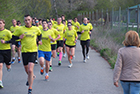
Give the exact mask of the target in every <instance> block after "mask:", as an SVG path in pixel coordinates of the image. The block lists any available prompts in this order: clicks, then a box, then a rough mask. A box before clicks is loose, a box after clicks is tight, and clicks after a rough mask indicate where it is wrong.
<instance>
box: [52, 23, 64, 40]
mask: <svg viewBox="0 0 140 94" xmlns="http://www.w3.org/2000/svg"><path fill="white" fill-rule="evenodd" d="M53 28H55V29H56V30H57V31H58V32H59V34H60V38H59V39H58V40H63V33H64V30H65V26H64V25H63V24H60V25H58V24H55V25H54V26H53Z"/></svg>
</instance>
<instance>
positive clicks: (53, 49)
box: [48, 21, 60, 72]
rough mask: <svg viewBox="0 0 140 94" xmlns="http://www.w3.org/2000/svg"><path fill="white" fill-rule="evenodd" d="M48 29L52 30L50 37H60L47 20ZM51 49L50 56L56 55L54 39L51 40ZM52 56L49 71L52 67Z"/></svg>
mask: <svg viewBox="0 0 140 94" xmlns="http://www.w3.org/2000/svg"><path fill="white" fill-rule="evenodd" d="M48 29H49V30H52V31H53V36H52V38H53V39H55V40H58V39H59V38H60V35H59V32H58V31H57V30H56V29H54V28H52V22H51V21H49V22H48ZM51 50H52V57H53V58H55V57H56V41H55V42H51ZM52 57H51V61H50V69H49V71H50V72H51V71H52V70H53V69H52Z"/></svg>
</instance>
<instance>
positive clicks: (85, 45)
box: [81, 40, 90, 60]
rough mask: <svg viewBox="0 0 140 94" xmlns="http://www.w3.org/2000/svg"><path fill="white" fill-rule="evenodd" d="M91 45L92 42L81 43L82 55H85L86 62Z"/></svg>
mask: <svg viewBox="0 0 140 94" xmlns="http://www.w3.org/2000/svg"><path fill="white" fill-rule="evenodd" d="M89 45H90V40H86V41H81V46H82V53H83V57H84V60H85V57H86V55H88V52H89ZM85 48H86V54H85Z"/></svg>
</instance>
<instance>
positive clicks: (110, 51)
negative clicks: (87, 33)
mask: <svg viewBox="0 0 140 94" xmlns="http://www.w3.org/2000/svg"><path fill="white" fill-rule="evenodd" d="M125 33H126V30H125V28H113V29H110V28H109V27H101V26H99V27H96V28H94V30H93V32H92V36H91V41H90V45H91V46H92V47H93V48H94V49H95V50H97V51H98V52H99V53H100V55H101V56H102V57H104V58H105V59H106V60H107V61H108V62H109V64H110V65H111V68H112V69H113V68H114V66H115V62H116V59H117V52H118V50H119V48H121V47H123V45H122V41H123V40H124V38H125Z"/></svg>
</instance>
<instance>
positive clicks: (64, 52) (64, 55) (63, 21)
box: [62, 20, 67, 58]
mask: <svg viewBox="0 0 140 94" xmlns="http://www.w3.org/2000/svg"><path fill="white" fill-rule="evenodd" d="M62 24H64V26H65V28H66V29H67V25H66V22H65V20H62ZM63 41H64V45H63V57H64V58H65V57H66V51H65V49H66V47H65V42H66V40H63Z"/></svg>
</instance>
